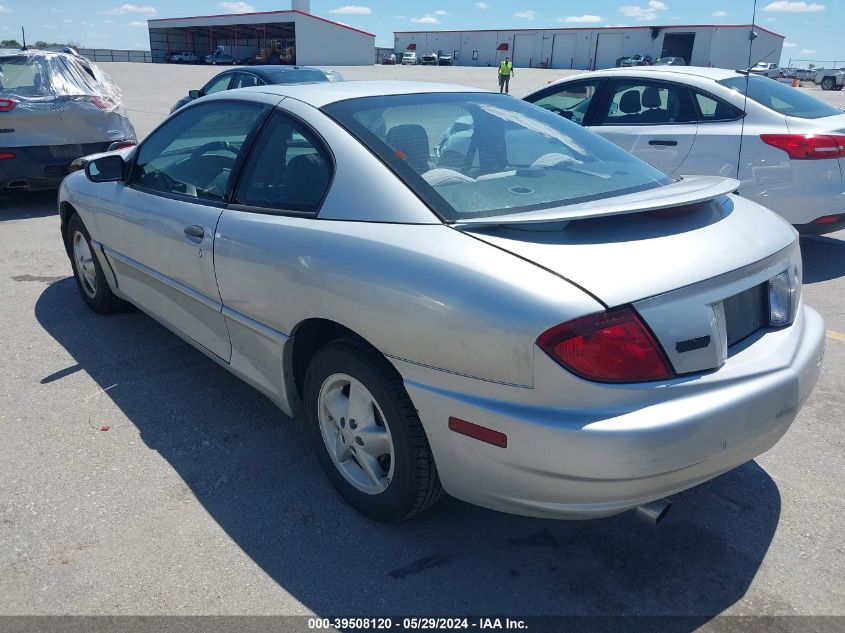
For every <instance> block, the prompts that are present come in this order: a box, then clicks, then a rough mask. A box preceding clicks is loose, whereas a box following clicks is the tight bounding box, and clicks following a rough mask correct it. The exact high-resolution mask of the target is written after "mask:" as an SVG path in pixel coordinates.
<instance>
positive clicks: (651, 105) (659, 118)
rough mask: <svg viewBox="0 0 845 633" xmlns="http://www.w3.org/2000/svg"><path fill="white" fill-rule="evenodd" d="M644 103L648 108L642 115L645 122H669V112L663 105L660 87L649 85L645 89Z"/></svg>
mask: <svg viewBox="0 0 845 633" xmlns="http://www.w3.org/2000/svg"><path fill="white" fill-rule="evenodd" d="M667 101H668V99H667ZM642 105H643V107H644V108H646V110H645V111H644V112H643V113H642V117H641V121H642V122H643V123H667V122H668V121H669V112H668V111H666V110H664V109H663V107H662V106H663V102H662V101H661V99H660V90H659V89H658V88H655V87H654V86H648V87H646V89H645V90H643V95H642ZM667 105H668V104H667Z"/></svg>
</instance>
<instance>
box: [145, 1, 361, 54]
mask: <svg viewBox="0 0 845 633" xmlns="http://www.w3.org/2000/svg"><path fill="white" fill-rule="evenodd" d="M310 8H311V7H310V1H309V0H293V3H292V8H291V9H290V10H286V11H263V12H254V13H234V14H233V13H227V14H223V15H205V16H193V17H179V18H165V19H155V20H147V25H148V28H149V31H150V51H151V53H152V61H153V62H158V63H165V62H167V61H169V60H170V57H171V55H173V54H175V53H183V52H189V53H193V54H195V55H196V56H197V57H199V59H203V58H204V57H205V56H206V55H208V54H210V53H214V52H215V51H218V50H219V51H222V52H225V53H226V54H227V55H229V56H231V57H233V58H235V59H236V60H238V62H239V63H272V64H299V65H303V66H338V65H344V66H355V65H370V64H372V63H373V51H374V50H375V35H374V34H373V33H367V32H366V31H361V30H359V29H356V28H353V27H351V26H347V25H346V24H340V23H339V22H333V21H331V20H327V19H325V18H321V17H318V16H316V15H312V14H311V12H310Z"/></svg>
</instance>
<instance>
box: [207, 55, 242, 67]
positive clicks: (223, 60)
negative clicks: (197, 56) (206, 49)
mask: <svg viewBox="0 0 845 633" xmlns="http://www.w3.org/2000/svg"><path fill="white" fill-rule="evenodd" d="M203 61H204V62H205V63H206V64H211V65H212V66H234V65H236V64H240V63H242V60H240V59H237V58H235V57H232V56H231V55H229V53H224V52H222V51H214V52H213V53H209V54H208V55H206V56H205V57H204V58H203Z"/></svg>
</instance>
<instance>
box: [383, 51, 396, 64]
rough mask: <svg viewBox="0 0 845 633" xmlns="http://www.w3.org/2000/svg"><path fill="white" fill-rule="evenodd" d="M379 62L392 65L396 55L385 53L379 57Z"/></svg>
mask: <svg viewBox="0 0 845 633" xmlns="http://www.w3.org/2000/svg"><path fill="white" fill-rule="evenodd" d="M381 63H382V65H384V66H392V65H394V64H396V55H394V54H393V53H389V54H388V55H385V56H384V57H382V58H381Z"/></svg>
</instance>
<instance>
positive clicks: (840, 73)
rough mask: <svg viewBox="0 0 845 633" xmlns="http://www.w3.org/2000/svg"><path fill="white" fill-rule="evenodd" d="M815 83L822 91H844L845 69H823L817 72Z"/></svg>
mask: <svg viewBox="0 0 845 633" xmlns="http://www.w3.org/2000/svg"><path fill="white" fill-rule="evenodd" d="M813 83H815V84H816V85H819V86H821V89H822V90H842V86H843V85H845V69H842V68H840V69H839V70H833V69H826V68H822V69H821V70H817V71H816V75H815V77H814V78H813Z"/></svg>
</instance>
